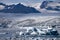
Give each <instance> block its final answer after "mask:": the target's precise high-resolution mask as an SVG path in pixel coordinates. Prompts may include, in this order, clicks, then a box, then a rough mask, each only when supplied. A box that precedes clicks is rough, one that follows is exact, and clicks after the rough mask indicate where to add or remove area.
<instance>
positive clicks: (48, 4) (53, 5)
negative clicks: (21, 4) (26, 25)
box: [40, 1, 60, 11]
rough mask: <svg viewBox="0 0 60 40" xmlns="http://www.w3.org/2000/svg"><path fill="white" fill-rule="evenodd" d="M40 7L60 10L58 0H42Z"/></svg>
mask: <svg viewBox="0 0 60 40" xmlns="http://www.w3.org/2000/svg"><path fill="white" fill-rule="evenodd" d="M40 8H41V9H46V10H52V11H60V2H54V1H43V2H42V4H41V6H40Z"/></svg>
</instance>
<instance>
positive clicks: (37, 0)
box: [0, 0, 56, 5]
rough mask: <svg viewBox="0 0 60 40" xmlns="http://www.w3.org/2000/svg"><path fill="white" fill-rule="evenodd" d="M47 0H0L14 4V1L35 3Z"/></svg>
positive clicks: (0, 0)
mask: <svg viewBox="0 0 60 40" xmlns="http://www.w3.org/2000/svg"><path fill="white" fill-rule="evenodd" d="M42 1H45V0H0V2H3V3H6V4H12V3H13V4H14V3H26V4H28V5H29V4H30V5H31V4H34V3H41V2H42ZM54 1H56V0H54Z"/></svg>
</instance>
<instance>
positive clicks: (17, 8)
mask: <svg viewBox="0 0 60 40" xmlns="http://www.w3.org/2000/svg"><path fill="white" fill-rule="evenodd" d="M0 12H4V13H40V12H39V11H38V10H36V9H35V8H33V7H28V6H24V5H23V4H21V3H19V4H17V5H6V6H5V8H4V9H3V10H0Z"/></svg>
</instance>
